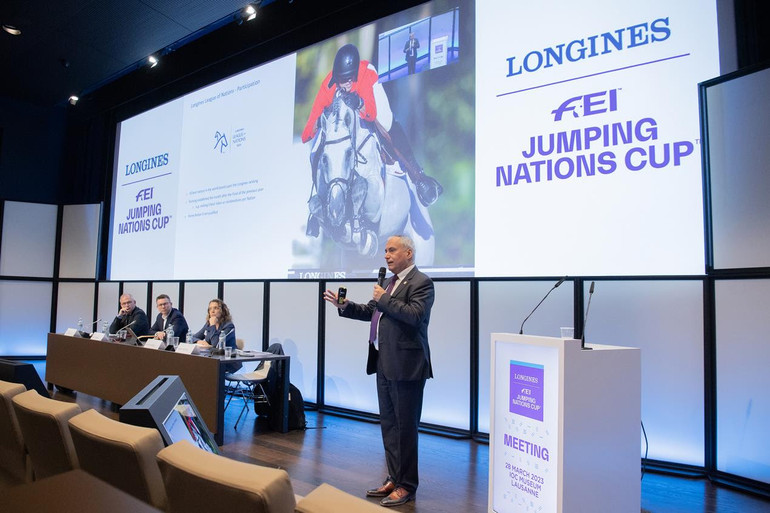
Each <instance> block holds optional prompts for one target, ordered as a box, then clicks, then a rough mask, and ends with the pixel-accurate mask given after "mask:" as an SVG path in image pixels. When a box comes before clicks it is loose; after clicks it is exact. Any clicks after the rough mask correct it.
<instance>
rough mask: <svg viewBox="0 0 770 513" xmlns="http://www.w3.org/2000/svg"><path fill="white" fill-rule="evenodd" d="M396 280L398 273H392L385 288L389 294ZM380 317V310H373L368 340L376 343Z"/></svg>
mask: <svg viewBox="0 0 770 513" xmlns="http://www.w3.org/2000/svg"><path fill="white" fill-rule="evenodd" d="M397 281H398V275H397V274H394V275H393V278H391V280H390V283H388V288H386V289H385V292H386V293H388V294H390V292H391V291H392V290H393V288H394V287H395V286H396V282H397ZM380 317H382V312H380V311H379V310H375V311H374V314H372V325H371V326H370V327H369V342H371V343H372V344H374V345H375V346H376V345H377V344H376V342H377V326H378V325H379V323H380Z"/></svg>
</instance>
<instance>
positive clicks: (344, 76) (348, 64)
mask: <svg viewBox="0 0 770 513" xmlns="http://www.w3.org/2000/svg"><path fill="white" fill-rule="evenodd" d="M360 61H361V58H360V57H359V56H358V48H356V47H355V45H352V44H346V45H345V46H343V47H342V48H340V49H339V50H337V55H335V56H334V66H333V67H332V78H331V80H329V85H328V87H331V86H332V85H333V84H335V83H340V82H345V81H346V80H348V79H351V78H352V79H353V82H355V81H356V80H358V63H359V62H360Z"/></svg>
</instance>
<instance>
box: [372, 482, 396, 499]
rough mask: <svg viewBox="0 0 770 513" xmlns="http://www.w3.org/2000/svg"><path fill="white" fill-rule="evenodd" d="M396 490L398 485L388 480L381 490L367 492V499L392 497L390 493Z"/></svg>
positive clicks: (375, 489)
mask: <svg viewBox="0 0 770 513" xmlns="http://www.w3.org/2000/svg"><path fill="white" fill-rule="evenodd" d="M395 489H396V483H394V482H393V481H391V480H390V479H386V480H385V481H384V482H383V483H382V486H380V487H379V488H370V489H369V490H366V496H367V497H387V496H388V495H390V492H392V491H393V490H395Z"/></svg>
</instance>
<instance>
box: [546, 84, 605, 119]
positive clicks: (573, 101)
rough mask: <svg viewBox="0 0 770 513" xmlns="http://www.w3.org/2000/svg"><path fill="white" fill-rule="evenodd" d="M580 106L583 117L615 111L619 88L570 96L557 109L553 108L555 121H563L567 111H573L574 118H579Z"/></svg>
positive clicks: (552, 112)
mask: <svg viewBox="0 0 770 513" xmlns="http://www.w3.org/2000/svg"><path fill="white" fill-rule="evenodd" d="M578 108H580V109H581V110H582V112H583V117H585V116H593V115H595V114H604V113H605V112H614V111H616V110H618V89H610V90H609V91H599V92H598V93H591V94H584V95H582V96H575V97H573V98H569V99H567V100H566V101H564V103H562V104H561V105H559V107H558V108H557V109H556V110H552V111H551V114H553V120H554V121H561V120H562V116H564V114H566V113H567V112H571V113H572V117H573V118H579V117H580V114H579V113H578Z"/></svg>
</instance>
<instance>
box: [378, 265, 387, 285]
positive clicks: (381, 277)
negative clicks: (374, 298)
mask: <svg viewBox="0 0 770 513" xmlns="http://www.w3.org/2000/svg"><path fill="white" fill-rule="evenodd" d="M386 272H388V270H387V269H385V268H384V267H380V272H379V273H378V274H377V285H379V286H380V287H382V286H383V285H384V284H385V273H386Z"/></svg>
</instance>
